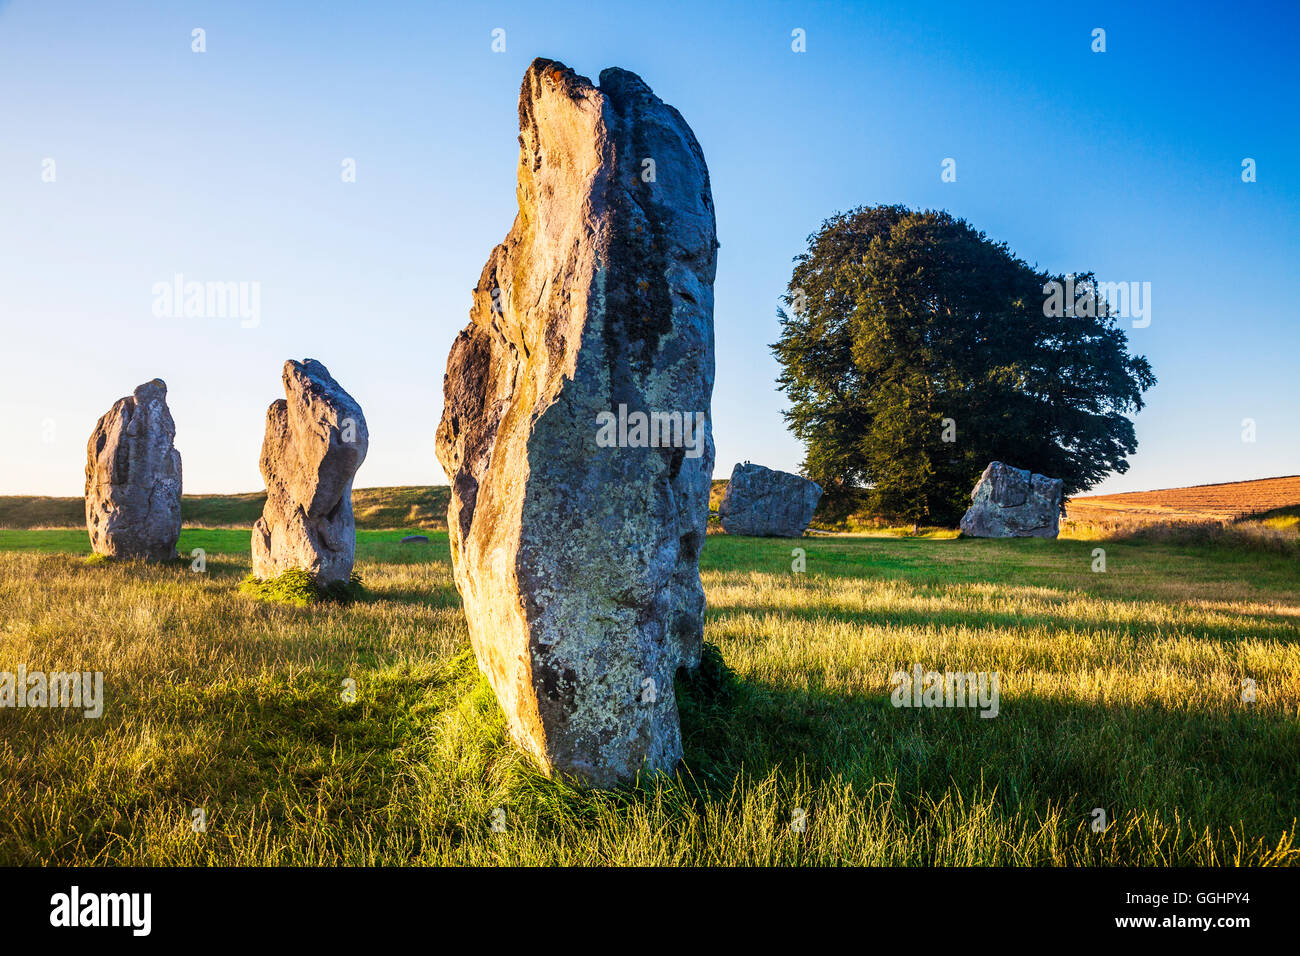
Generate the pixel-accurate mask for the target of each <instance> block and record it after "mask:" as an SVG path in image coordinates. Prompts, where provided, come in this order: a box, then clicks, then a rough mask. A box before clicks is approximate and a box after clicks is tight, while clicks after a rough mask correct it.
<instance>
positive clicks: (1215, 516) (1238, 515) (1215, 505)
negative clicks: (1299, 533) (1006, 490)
mask: <svg viewBox="0 0 1300 956" xmlns="http://www.w3.org/2000/svg"><path fill="white" fill-rule="evenodd" d="M1296 508H1300V475H1292V476H1290V477H1286V478H1261V479H1259V480H1257V481H1232V482H1227V483H1225V484H1219V485H1195V486H1192V487H1187V488H1166V489H1163V490H1161V491H1134V492H1128V493H1125V494H1118V495H1088V496H1086V497H1082V498H1071V499H1070V500H1069V501H1068V502H1067V503H1066V518H1067V520H1069V521H1074V522H1081V523H1103V522H1135V523H1143V524H1145V523H1152V522H1170V521H1197V522H1205V521H1237V520H1240V519H1243V518H1249V517H1253V516H1258V515H1263V514H1265V513H1267V512H1275V511H1284V510H1292V509H1296Z"/></svg>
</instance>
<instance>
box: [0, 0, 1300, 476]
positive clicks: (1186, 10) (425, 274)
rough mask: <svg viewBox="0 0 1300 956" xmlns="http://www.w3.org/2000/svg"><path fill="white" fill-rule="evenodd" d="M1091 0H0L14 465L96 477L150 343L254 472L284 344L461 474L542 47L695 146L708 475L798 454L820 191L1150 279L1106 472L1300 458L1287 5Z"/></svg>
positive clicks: (405, 464) (1, 255)
mask: <svg viewBox="0 0 1300 956" xmlns="http://www.w3.org/2000/svg"><path fill="white" fill-rule="evenodd" d="M986 6H987V7H989V8H992V9H981V8H984V7H986ZM1071 6H1072V5H1070V4H1063V3H1040V2H1034V3H1025V4H988V5H985V4H972V3H969V2H952V3H927V2H916V0H899V2H887V3H862V4H850V3H839V4H822V3H811V2H801V3H764V2H756V0H750V2H743V3H710V2H706V0H695V2H690V3H681V4H675V3H669V2H655V3H644V2H639V3H618V2H605V3H594V2H590V0H588V2H579V3H551V2H545V3H544V2H528V3H518V4H510V3H498V4H490V3H485V4H479V3H464V2H461V3H451V4H444V3H396V2H394V3H378V2H377V3H367V4H356V3H347V4H343V3H331V2H323V0H313V2H301V3H287V2H277V3H266V2H236V0H221V2H210V3H201V2H186V3H176V2H173V3H115V2H103V0H93V2H92V0H84V2H59V3H54V2H37V0H13V2H5V0H0V217H3V218H2V219H0V222H2V223H3V228H0V330H2V332H3V334H2V335H0V343H2V344H0V355H2V356H3V363H0V448H3V455H2V460H0V494H57V495H75V494H80V493H81V491H82V484H83V467H84V460H85V443H86V440H87V438H88V436H89V434H90V432H91V429H92V428H93V427H94V424H95V421H96V419H97V418H98V417H99V416H100V415H101V414H103V413H104V412H105V411H106V410H107V409H108V408H109V406H110V405H111V404H112V402H113V401H114V400H115V399H117V398H118V397H120V396H122V395H125V394H128V393H129V392H130V391H131V389H132V388H133V387H134V386H135V385H137V384H139V383H140V382H143V381H146V380H148V379H150V378H153V377H155V376H158V377H161V378H164V379H165V380H166V381H167V383H168V386H169V389H170V396H169V398H170V403H171V408H172V413H173V415H174V417H175V419H176V423H177V447H178V448H179V449H180V451H181V454H182V456H183V458H184V469H185V490H186V491H187V492H192V493H207V492H233V491H249V490H256V489H259V488H261V487H262V483H261V478H260V476H259V474H258V470H257V460H258V452H259V449H260V446H261V440H262V431H263V426H264V421H265V414H266V407H267V405H268V404H269V403H270V402H271V401H272V400H274V399H276V398H278V397H281V396H282V395H283V392H282V389H281V385H280V378H279V376H280V367H281V365H282V364H283V362H284V360H285V359H287V358H291V357H292V358H300V359H301V358H306V357H312V358H316V359H319V360H320V361H322V362H324V363H325V364H326V365H327V366H328V367H329V368H330V370H331V372H332V373H333V374H334V376H335V377H336V378H337V379H338V380H339V381H340V382H341V383H342V384H343V386H344V387H345V388H347V389H348V390H349V391H350V392H351V393H352V394H353V395H354V396H355V397H356V398H357V399H358V401H359V402H360V403H361V405H362V407H363V408H364V409H365V412H366V417H367V420H368V423H369V428H370V436H371V439H370V453H369V457H368V458H367V460H366V463H365V464H364V465H363V466H362V470H361V471H360V473H359V474H358V476H357V484H358V486H360V487H365V486H375V485H394V484H430V483H442V482H445V480H446V478H445V476H444V475H443V472H442V469H441V467H440V466H439V465H438V462H437V459H436V458H435V456H434V446H433V438H434V431H435V428H436V426H437V422H438V419H439V417H440V415H441V411H442V376H443V371H444V368H445V364H446V358H447V352H448V349H449V347H450V345H451V342H452V340H453V339H454V337H455V335H456V333H457V331H459V329H461V328H462V327H463V326H464V325H465V323H466V321H467V316H468V309H469V305H470V292H471V289H472V288H473V286H474V283H475V282H476V280H477V279H478V275H479V272H480V270H481V268H482V265H483V262H484V260H485V259H486V257H487V255H488V253H489V251H490V250H491V249H492V247H493V246H494V245H495V244H496V243H498V242H500V241H501V240H502V238H504V236H505V234H506V231H507V230H508V229H509V227H510V223H511V221H512V220H513V218H514V214H515V209H516V206H515V194H514V176H515V160H516V155H517V144H516V135H517V116H516V109H515V106H516V101H517V97H518V88H519V82H520V79H521V77H522V75H523V71H524V69H525V67H526V66H527V65H528V63H529V61H531V60H532V59H533V58H534V57H536V56H545V57H549V58H552V59H558V60H561V61H563V62H564V63H566V64H567V65H569V66H571V67H573V68H574V69H576V70H577V71H578V72H580V73H583V74H586V75H587V76H590V77H592V78H595V76H596V74H598V73H599V72H600V70H601V69H603V68H605V67H607V66H615V65H616V66H621V67H624V68H626V69H630V70H633V71H635V72H637V73H639V74H641V76H642V77H643V78H644V79H645V80H646V81H647V82H648V83H649V84H650V85H651V86H652V87H653V88H654V90H655V91H656V92H657V93H658V94H659V95H660V96H661V97H663V99H664V100H665V101H667V102H669V103H671V104H673V105H674V106H676V107H677V108H678V109H679V110H680V111H681V112H682V115H683V116H684V117H685V118H686V120H687V122H689V123H690V124H691V126H692V128H693V129H694V130H695V133H696V136H697V137H698V139H699V141H700V144H701V145H702V147H703V149H704V154H705V157H706V159H707V161H708V164H709V169H710V173H711V176H712V181H713V193H714V200H715V203H716V206H717V214H718V237H719V241H720V242H721V249H720V250H719V258H718V278H717V285H716V313H715V317H716V329H717V385H716V390H715V393H714V404H713V410H714V435H715V439H716V442H717V449H718V461H717V475H718V476H719V477H725V476H727V475H728V474H729V473H730V471H731V466H732V465H733V464H734V463H735V462H736V461H738V460H745V459H748V460H752V461H756V462H762V463H765V464H768V465H771V466H773V467H777V468H784V469H790V470H794V469H796V468H797V466H798V464H799V462H800V461H801V459H802V455H803V449H802V447H801V446H800V445H799V443H798V442H796V441H795V440H794V439H793V438H792V437H791V436H790V435H789V433H788V432H787V431H786V429H785V425H784V421H783V419H782V417H781V410H782V409H783V408H784V407H785V404H784V401H783V396H782V394H781V393H779V392H778V391H777V390H776V388H775V384H774V379H775V377H776V374H777V371H778V369H777V366H776V363H775V361H774V360H773V359H772V357H771V355H770V353H769V351H768V348H767V346H768V345H769V344H770V343H771V342H773V341H774V340H775V338H776V336H777V331H778V327H777V320H776V308H777V306H778V304H779V302H778V296H779V295H781V293H782V292H783V290H784V288H785V285H786V283H787V282H788V280H789V277H790V269H791V259H792V258H793V257H794V256H795V255H797V254H798V253H799V252H800V251H801V250H802V249H803V248H804V246H805V244H806V239H807V236H808V235H809V234H810V233H811V232H813V231H814V230H815V229H816V228H817V227H818V225H819V224H820V223H821V221H822V220H823V219H825V218H826V217H827V216H829V215H830V214H832V213H834V212H836V211H838V210H844V209H848V208H851V207H853V206H857V205H862V204H875V203H903V204H906V205H909V206H913V207H932V208H943V209H947V210H949V211H951V212H952V213H954V214H956V215H959V216H962V217H964V218H966V219H968V220H969V221H970V222H971V223H973V224H974V225H975V226H976V227H978V228H980V229H982V230H984V231H985V232H986V233H988V234H989V235H990V236H991V237H993V238H995V239H999V240H1004V241H1006V242H1007V243H1009V245H1010V246H1011V248H1012V250H1013V251H1015V252H1016V254H1018V255H1019V256H1021V257H1022V258H1024V259H1026V260H1028V261H1029V262H1031V263H1036V264H1038V265H1040V266H1042V267H1043V268H1046V269H1051V270H1053V271H1060V272H1069V271H1085V270H1093V271H1095V272H1097V273H1098V274H1099V277H1100V278H1102V279H1107V280H1112V281H1125V282H1134V281H1135V282H1150V283H1151V315H1150V318H1151V322H1150V325H1149V326H1148V327H1147V328H1143V329H1132V330H1130V332H1129V337H1130V343H1131V346H1132V348H1133V349H1134V350H1135V351H1137V352H1140V353H1142V354H1145V355H1146V356H1147V357H1148V358H1149V359H1150V360H1151V362H1152V364H1153V366H1154V368H1155V372H1156V374H1157V376H1158V377H1159V379H1160V382H1159V384H1158V385H1157V386H1156V387H1155V388H1154V389H1153V390H1152V391H1150V392H1149V393H1148V395H1147V398H1148V403H1149V404H1148V408H1147V409H1146V410H1145V411H1144V412H1143V413H1141V414H1140V415H1139V416H1138V418H1137V433H1138V439H1139V442H1140V447H1139V449H1138V452H1137V454H1136V455H1135V456H1133V458H1132V459H1131V461H1132V468H1131V470H1130V471H1129V473H1128V474H1127V475H1124V476H1116V477H1113V478H1111V479H1110V480H1108V481H1107V482H1105V483H1104V484H1103V485H1101V486H1099V487H1098V488H1097V489H1096V490H1097V491H1128V490H1139V489H1145V488H1158V487H1168V486H1173V485H1183V484H1195V483H1204V482H1213V481H1230V480H1237V479H1245V478H1254V477H1266V476H1271V475H1282V474H1295V473H1300V374H1298V373H1297V356H1298V355H1300V322H1298V320H1297V315H1296V307H1295V282H1296V278H1297V275H1298V274H1300V268H1298V267H1297V261H1298V258H1300V169H1297V158H1298V157H1300V122H1297V121H1298V120H1300V95H1298V94H1300V67H1298V66H1297V64H1300V57H1297V55H1296V50H1297V49H1298V48H1300V43H1298V42H1297V41H1298V40H1300V37H1298V36H1297V34H1298V33H1300V30H1298V29H1297V26H1298V24H1300V13H1298V12H1297V6H1296V5H1295V4H1293V3H1286V4H1276V5H1274V4H1269V3H1253V4H1247V5H1242V4H1236V3H1225V4H1222V5H1214V6H1211V5H1207V4H1198V3H1169V4H1145V3H1144V4H1132V3H1127V2H1124V3H1114V4H1104V3H1103V4H1086V5H1079V6H1078V7H1077V8H1075V9H1069V8H1070V7H1071ZM1138 8H1140V9H1138ZM1098 27H1100V28H1103V29H1104V30H1105V31H1106V52H1104V53H1094V52H1092V50H1091V46H1092V43H1093V37H1092V31H1093V30H1094V29H1095V28H1098ZM194 28H202V29H203V30H205V31H206V36H205V40H206V52H204V53H195V52H193V51H192V49H191V47H192V43H193V40H192V30H193V29H194ZM497 28H500V29H503V30H504V31H505V47H506V49H505V52H500V53H498V52H493V50H492V41H493V38H492V31H493V30H494V29H497ZM795 29H802V30H803V31H805V36H806V52H803V53H796V52H794V51H793V50H792V49H791V46H792V37H791V32H792V31H793V30H795ZM1247 157H1249V158H1252V159H1254V160H1255V161H1256V169H1257V181H1256V182H1254V183H1244V182H1242V177H1241V173H1242V165H1241V164H1242V161H1243V159H1245V158H1247ZM946 158H952V159H955V160H956V173H957V179H956V181H955V182H948V183H945V182H942V181H941V176H940V174H941V171H942V170H941V164H942V162H943V160H944V159H946ZM346 159H353V160H355V168H356V181H355V182H350V183H349V182H344V181H343V177H342V175H341V173H342V168H343V163H344V160H346ZM47 160H53V161H54V162H53V165H52V167H51V165H50V164H49V163H47ZM51 169H52V171H53V180H54V181H53V182H48V181H45V180H46V179H48V178H49V171H50V170H51ZM178 273H179V274H181V275H183V276H184V277H185V278H186V279H187V280H193V281H228V282H247V283H254V282H255V283H258V284H259V286H258V287H259V289H260V297H261V298H260V314H259V322H258V324H257V325H256V326H255V327H249V328H245V327H242V325H241V322H240V321H239V320H238V319H236V318H226V319H222V318H170V317H158V316H156V315H155V314H154V311H153V306H154V299H155V293H154V286H155V284H156V283H159V282H170V281H171V280H172V278H173V276H175V275H176V274H178ZM250 288H251V286H250ZM1246 418H1250V419H1253V420H1254V422H1255V439H1256V440H1255V441H1254V442H1253V443H1251V442H1244V441H1243V440H1242V420H1243V419H1246Z"/></svg>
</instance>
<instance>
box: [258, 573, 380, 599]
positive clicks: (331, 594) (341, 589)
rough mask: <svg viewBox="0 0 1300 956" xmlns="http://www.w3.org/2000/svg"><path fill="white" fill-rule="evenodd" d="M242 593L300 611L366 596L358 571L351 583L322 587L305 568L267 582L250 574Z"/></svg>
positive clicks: (353, 575)
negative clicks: (289, 605)
mask: <svg viewBox="0 0 1300 956" xmlns="http://www.w3.org/2000/svg"><path fill="white" fill-rule="evenodd" d="M239 590H240V591H241V592H243V593H244V594H247V595H248V596H249V597H252V598H256V599H257V600H259V601H271V602H276V603H280V604H292V605H294V606H296V607H307V606H308V605H310V604H317V603H320V602H322V601H329V602H333V603H335V604H351V603H352V602H353V601H359V600H361V599H362V598H364V597H365V595H366V589H365V585H364V584H363V583H362V581H361V576H360V575H359V574H357V573H356V572H355V571H353V572H352V577H351V580H349V581H348V582H347V583H344V582H343V581H331V582H330V583H329V584H325V585H322V584H319V583H317V581H316V579H315V578H313V577H312V576H311V574H309V573H308V572H306V571H304V570H303V569H302V568H290V569H289V570H287V571H284V572H282V573H280V574H278V575H276V576H275V577H273V578H266V579H265V580H263V579H262V578H259V577H257V576H255V575H252V574H250V575H249V576H248V577H246V578H244V580H243V581H241V582H240V583H239Z"/></svg>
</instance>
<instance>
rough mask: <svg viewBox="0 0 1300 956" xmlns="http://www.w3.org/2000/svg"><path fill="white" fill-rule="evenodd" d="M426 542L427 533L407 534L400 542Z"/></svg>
mask: <svg viewBox="0 0 1300 956" xmlns="http://www.w3.org/2000/svg"><path fill="white" fill-rule="evenodd" d="M428 543H429V537H428V535H423V534H408V535H407V536H406V537H405V538H403V539H402V544H428Z"/></svg>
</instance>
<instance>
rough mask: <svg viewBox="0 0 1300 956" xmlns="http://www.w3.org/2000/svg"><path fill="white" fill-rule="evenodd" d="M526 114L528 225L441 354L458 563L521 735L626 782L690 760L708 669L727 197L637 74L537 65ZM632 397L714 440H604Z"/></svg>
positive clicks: (515, 232) (480, 651)
mask: <svg viewBox="0 0 1300 956" xmlns="http://www.w3.org/2000/svg"><path fill="white" fill-rule="evenodd" d="M519 125H520V129H519V144H520V150H519V164H518V185H517V189H516V194H517V196H518V200H519V214H518V216H517V217H516V219H515V223H514V226H513V227H512V228H511V230H510V233H509V234H508V235H507V236H506V238H505V241H504V242H503V243H502V244H501V245H500V246H498V247H497V248H496V249H494V250H493V251H492V254H491V255H490V256H489V257H488V261H487V264H486V265H485V266H484V269H483V273H482V276H481V277H480V279H479V283H478V287H477V288H476V289H475V291H474V305H473V307H472V309H471V310H470V324H469V326H468V327H467V328H466V329H465V330H464V331H463V332H461V333H460V336H459V337H458V338H457V340H456V342H455V344H454V345H453V347H452V351H451V355H450V357H449V358H448V360H447V375H446V378H445V382H444V391H445V405H444V412H443V418H442V422H441V424H440V425H439V428H438V436H437V450H438V458H439V460H440V461H441V462H442V465H443V467H444V469H446V472H447V475H448V478H449V480H450V483H451V487H452V496H451V504H450V506H449V509H448V519H447V524H448V529H449V534H450V537H451V550H452V563H453V566H454V568H455V577H456V585H457V587H458V588H459V590H460V593H461V596H462V599H463V601H464V605H465V614H466V618H467V621H468V624H469V631H470V637H471V640H472V642H473V645H474V651H475V654H476V656H477V659H478V662H479V667H480V668H481V669H482V671H483V672H484V673H485V674H486V675H487V677H488V679H489V680H490V681H491V683H492V686H493V688H494V690H495V691H496V694H497V698H498V700H500V702H501V706H502V708H503V710H504V711H505V714H506V717H507V720H508V722H509V726H510V729H511V733H512V735H513V736H514V738H515V739H516V741H518V743H519V744H520V745H521V746H522V747H524V748H526V749H527V750H528V751H530V752H531V753H532V754H534V755H535V756H536V757H537V759H538V760H539V761H540V763H541V764H542V766H543V767H544V768H546V769H547V770H548V771H556V772H560V773H566V774H572V775H574V776H577V777H579V778H582V779H583V780H585V781H587V782H591V783H596V784H612V783H617V782H619V781H625V780H630V779H632V778H634V777H635V775H636V774H637V773H638V772H639V771H642V770H671V769H672V768H673V767H674V766H675V764H676V763H677V761H678V760H679V759H680V757H681V733H680V729H679V726H678V716H677V704H676V698H675V693H674V688H673V678H674V676H675V675H676V673H677V672H678V670H679V669H681V668H683V667H687V668H690V667H695V666H696V665H697V664H698V662H699V655H700V649H701V641H702V633H703V614H704V590H703V587H702V586H701V584H700V576H699V552H700V548H701V547H702V546H703V544H704V539H705V528H706V522H707V520H708V499H709V484H710V478H711V475H712V471H713V438H712V426H711V399H712V392H713V375H714V356H713V279H714V272H715V269H716V249H717V240H716V234H715V223H714V213H713V198H712V192H711V190H710V187H709V176H708V170H707V168H706V167H705V163H704V156H703V153H702V152H701V150H700V147H699V144H698V143H697V142H696V140H695V136H694V135H693V134H692V132H691V130H690V128H689V127H688V126H687V125H686V122H685V121H684V120H683V119H682V117H681V116H680V114H678V112H677V111H676V110H674V109H673V108H672V107H670V106H667V105H665V104H664V103H663V102H662V101H661V100H660V99H659V98H658V97H656V96H655V95H654V93H653V92H651V90H650V88H649V86H647V85H646V84H645V83H644V82H643V81H642V80H641V79H640V78H639V77H637V76H636V75H634V74H632V73H628V72H626V71H624V70H618V69H610V70H605V71H604V72H603V73H601V76H600V85H599V87H597V86H594V85H593V84H592V83H591V82H590V81H589V80H587V79H586V78H584V77H581V76H578V75H577V74H575V73H574V72H573V71H572V70H569V69H568V68H566V67H565V66H563V65H562V64H559V63H555V62H552V61H549V60H536V61H534V63H533V64H532V65H531V66H530V67H529V68H528V71H527V72H526V73H525V75H524V81H523V85H522V87H521V90H520V97H519ZM620 408H622V409H624V410H626V409H632V410H634V411H636V412H640V413H644V415H645V416H646V417H647V418H648V419H651V418H652V416H653V415H654V414H655V413H661V414H662V416H663V417H662V418H661V419H659V420H671V419H672V416H673V414H677V416H678V417H677V418H676V420H677V421H689V422H691V423H692V425H694V424H695V423H697V422H698V423H700V427H701V428H702V431H703V438H702V439H700V440H699V441H698V443H697V445H696V446H695V447H693V448H691V449H686V448H683V447H678V445H679V444H680V442H679V443H678V445H675V444H674V443H673V440H672V437H671V436H669V438H668V439H667V440H665V441H658V440H653V441H643V442H637V441H633V440H619V441H615V442H613V443H611V442H609V441H598V434H599V433H600V422H601V421H602V416H605V415H611V414H613V413H616V412H617V411H618V410H619V409H620ZM687 416H690V417H687ZM694 437H696V438H698V437H699V436H698V434H694ZM620 438H626V436H622V435H621V436H620Z"/></svg>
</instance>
